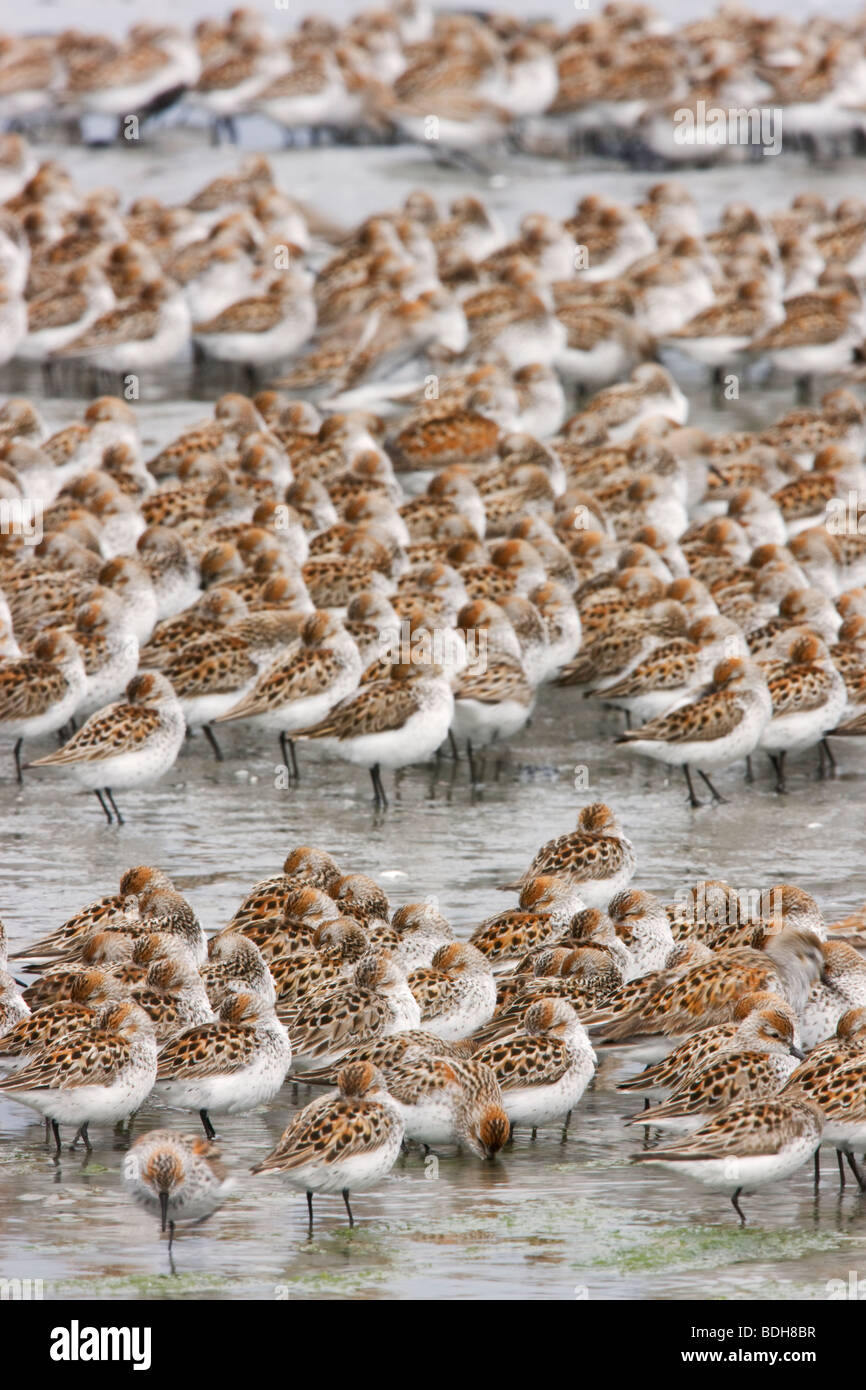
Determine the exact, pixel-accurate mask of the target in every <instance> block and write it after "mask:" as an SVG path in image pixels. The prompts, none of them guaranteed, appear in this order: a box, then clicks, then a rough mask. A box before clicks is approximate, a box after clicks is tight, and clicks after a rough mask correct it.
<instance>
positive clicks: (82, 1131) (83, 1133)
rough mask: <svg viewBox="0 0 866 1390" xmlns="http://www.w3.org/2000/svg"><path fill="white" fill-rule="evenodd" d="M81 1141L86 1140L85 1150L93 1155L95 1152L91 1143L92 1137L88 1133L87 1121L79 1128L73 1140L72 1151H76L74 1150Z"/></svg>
mask: <svg viewBox="0 0 866 1390" xmlns="http://www.w3.org/2000/svg"><path fill="white" fill-rule="evenodd" d="M79 1139H83V1140H84V1147H85V1149H86V1150H87V1152H88V1153H92V1152H93V1145H92V1144H91V1142H90V1135H89V1134H88V1133H87V1121H86V1120H85V1121H84V1124H83V1125H79V1126H78V1129H77V1130H76V1131H75V1138H74V1139H73V1141H72V1143H71V1144H70V1145H69V1147H70V1149H74V1148H75V1145H76V1144H77V1143H78V1141H79Z"/></svg>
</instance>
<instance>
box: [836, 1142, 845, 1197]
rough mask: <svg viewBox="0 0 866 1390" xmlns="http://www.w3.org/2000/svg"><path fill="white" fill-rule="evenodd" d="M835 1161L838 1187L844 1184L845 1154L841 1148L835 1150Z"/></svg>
mask: <svg viewBox="0 0 866 1390" xmlns="http://www.w3.org/2000/svg"><path fill="white" fill-rule="evenodd" d="M836 1162H837V1163H838V1164H839V1187H840V1188H843V1187H844V1186H845V1155H844V1154H843V1152H842V1150H841V1149H837V1150H836Z"/></svg>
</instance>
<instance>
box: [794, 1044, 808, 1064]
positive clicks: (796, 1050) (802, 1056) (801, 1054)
mask: <svg viewBox="0 0 866 1390" xmlns="http://www.w3.org/2000/svg"><path fill="white" fill-rule="evenodd" d="M791 1056H792V1057H797V1058H799V1060H800V1061H801V1062H803V1061H805V1060H806V1054H805V1052H804V1051H803V1049H802V1048H801V1047H795V1046H794V1044H793V1043H792V1044H791Z"/></svg>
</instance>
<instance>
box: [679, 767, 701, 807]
mask: <svg viewBox="0 0 866 1390" xmlns="http://www.w3.org/2000/svg"><path fill="white" fill-rule="evenodd" d="M683 772H684V773H685V775H686V784H687V785H688V789H689V805H690V806H700V805H701V803H700V801H698V798H697V797H696V796H695V789H694V787H693V786H692V774H691V772H690V770H689V765H688V763H683Z"/></svg>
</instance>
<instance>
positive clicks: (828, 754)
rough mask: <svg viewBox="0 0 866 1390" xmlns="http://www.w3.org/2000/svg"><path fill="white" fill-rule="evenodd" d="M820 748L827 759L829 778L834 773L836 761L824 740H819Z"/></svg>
mask: <svg viewBox="0 0 866 1390" xmlns="http://www.w3.org/2000/svg"><path fill="white" fill-rule="evenodd" d="M821 747H822V749H823V750H824V754H825V756H826V758H827V761H828V763H829V764H830V776H831V777H832V776H833V775H834V774H835V772H836V759H835V758H834V757H833V753H832V751H831V749H830V745H829V743H828V742H827V740H826V739H825V738H822V739H821Z"/></svg>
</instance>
